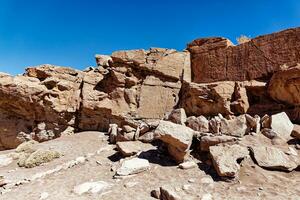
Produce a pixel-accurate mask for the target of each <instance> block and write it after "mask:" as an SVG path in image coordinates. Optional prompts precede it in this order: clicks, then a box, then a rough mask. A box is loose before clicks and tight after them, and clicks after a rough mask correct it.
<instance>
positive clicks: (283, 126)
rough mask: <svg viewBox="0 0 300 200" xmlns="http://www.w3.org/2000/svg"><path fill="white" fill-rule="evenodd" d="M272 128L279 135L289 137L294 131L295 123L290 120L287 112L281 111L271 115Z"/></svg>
mask: <svg viewBox="0 0 300 200" xmlns="http://www.w3.org/2000/svg"><path fill="white" fill-rule="evenodd" d="M270 126H271V129H272V130H273V131H275V132H276V133H277V134H278V136H279V137H282V138H284V139H289V138H290V135H291V133H292V131H293V128H294V125H293V123H292V122H291V121H290V119H289V117H288V116H287V114H286V113H285V112H281V113H278V114H275V115H272V116H271V125H270Z"/></svg>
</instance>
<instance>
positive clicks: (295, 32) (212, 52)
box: [188, 28, 300, 83]
mask: <svg viewBox="0 0 300 200" xmlns="http://www.w3.org/2000/svg"><path fill="white" fill-rule="evenodd" d="M299 35H300V28H294V29H287V30H284V31H281V32H277V33H272V34H269V35H263V36H259V37H256V38H254V39H252V40H250V41H249V42H246V43H243V44H240V45H237V46H234V45H233V44H232V43H231V42H230V41H229V40H228V39H226V38H221V37H217V38H202V39H197V40H194V41H193V42H191V43H190V44H188V50H189V51H190V53H191V63H192V81H193V82H197V83H204V82H214V81H226V80H230V81H245V80H253V79H256V80H258V79H261V80H267V79H269V78H270V76H271V75H272V73H274V72H276V71H278V70H279V69H280V66H281V65H283V64H288V65H293V64H296V63H300V55H299V51H300V40H299Z"/></svg>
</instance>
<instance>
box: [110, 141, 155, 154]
mask: <svg viewBox="0 0 300 200" xmlns="http://www.w3.org/2000/svg"><path fill="white" fill-rule="evenodd" d="M116 145H117V149H118V151H119V152H120V153H121V154H122V155H123V156H133V155H135V154H137V153H139V152H142V151H148V150H151V149H156V147H155V146H153V145H151V144H148V143H143V142H140V141H124V142H117V144H116Z"/></svg>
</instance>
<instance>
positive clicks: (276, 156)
mask: <svg viewBox="0 0 300 200" xmlns="http://www.w3.org/2000/svg"><path fill="white" fill-rule="evenodd" d="M251 151H252V152H253V156H254V158H255V160H256V162H257V163H258V165H259V166H261V167H265V168H269V169H274V170H285V171H292V170H294V169H295V168H297V167H298V165H299V158H298V157H296V156H295V157H294V156H291V155H290V156H288V155H287V154H285V153H284V152H283V151H282V150H280V149H278V148H275V147H270V146H260V147H257V146H255V147H252V148H251Z"/></svg>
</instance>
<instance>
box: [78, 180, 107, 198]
mask: <svg viewBox="0 0 300 200" xmlns="http://www.w3.org/2000/svg"><path fill="white" fill-rule="evenodd" d="M109 187H110V184H108V183H106V182H104V181H97V182H85V183H82V184H80V185H77V186H75V187H74V189H73V192H74V193H75V194H78V195H82V194H84V193H92V194H96V193H97V194H99V193H102V192H104V191H105V190H106V189H107V188H109Z"/></svg>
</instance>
